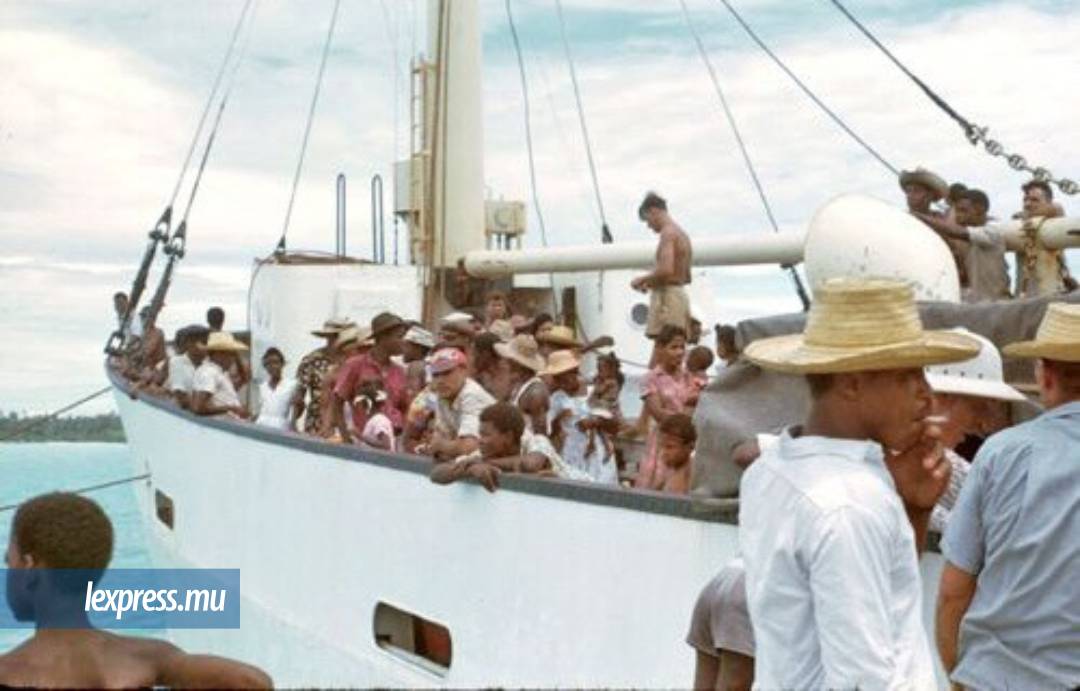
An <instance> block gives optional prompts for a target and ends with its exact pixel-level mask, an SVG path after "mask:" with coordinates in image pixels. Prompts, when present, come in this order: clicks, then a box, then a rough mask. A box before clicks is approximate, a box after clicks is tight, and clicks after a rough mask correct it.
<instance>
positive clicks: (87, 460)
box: [0, 443, 153, 652]
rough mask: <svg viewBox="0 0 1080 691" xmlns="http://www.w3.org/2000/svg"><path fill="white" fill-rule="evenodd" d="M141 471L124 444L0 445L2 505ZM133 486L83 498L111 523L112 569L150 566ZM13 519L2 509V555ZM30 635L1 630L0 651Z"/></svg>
mask: <svg viewBox="0 0 1080 691" xmlns="http://www.w3.org/2000/svg"><path fill="white" fill-rule="evenodd" d="M143 472H145V471H144V470H143V469H140V468H138V467H136V464H135V463H134V462H133V460H132V458H131V455H130V454H129V453H128V448H127V446H126V445H124V444H92V443H91V444H88V443H79V444H72V443H48V444H0V506H7V505H9V504H17V503H19V502H22V501H24V500H26V499H29V498H31V497H34V496H37V495H39V494H43V493H45V492H52V491H56V490H75V489H80V488H82V487H88V486H90V485H96V484H100V483H104V482H110V481H112V480H119V479H122V478H126V477H131V476H134V475H140V474H142V473H143ZM134 486H135V485H133V484H132V483H127V484H123V485H118V486H115V487H109V488H106V489H101V490H97V491H94V492H90V493H89V494H87V496H89V497H91V498H92V499H94V501H96V502H98V503H99V504H100V505H101V507H102V508H103V509H104V510H105V513H106V514H108V516H109V518H110V519H111V520H112V523H113V530H114V540H115V542H114V549H113V559H112V566H115V567H123V568H148V567H150V566H152V565H153V564H152V563H151V558H150V552H149V550H148V548H147V543H146V536H145V533H144V531H143V523H142V517H141V515H140V513H139V507H138V504H137V502H136V499H135V491H134ZM14 515H15V510H14V508H10V509H3V510H0V545H3V549H5V550H6V549H7V544H8V538H9V535H10V531H11V520H12V518H13V517H14ZM129 633H135V632H129ZM29 635H30V632H29V631H23V630H10V629H7V630H5V629H0V652H3V651H7V650H10V649H11V648H12V647H13V646H15V645H17V644H18V643H19V642H21V641H22V640H23V639H25V638H27V637H28V636H29Z"/></svg>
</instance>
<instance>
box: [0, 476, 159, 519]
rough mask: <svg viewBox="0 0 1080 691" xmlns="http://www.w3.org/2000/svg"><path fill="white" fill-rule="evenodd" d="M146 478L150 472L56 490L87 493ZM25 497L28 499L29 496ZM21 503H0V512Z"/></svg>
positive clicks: (12, 509) (15, 507)
mask: <svg viewBox="0 0 1080 691" xmlns="http://www.w3.org/2000/svg"><path fill="white" fill-rule="evenodd" d="M148 479H150V473H143V474H141V475H132V476H131V477H125V478H122V479H120V480H110V481H109V482H102V483H99V484H96V485H89V486H87V487H80V488H78V489H67V490H57V491H63V492H70V493H71V494H87V493H89V492H96V491H97V490H99V489H107V488H109V487H116V486H118V485H126V484H129V483H132V482H138V481H139V480H148ZM27 499H29V497H28V498H27ZM24 501H26V500H24ZM22 504H23V502H18V503H16V504H2V505H0V513H4V512H7V511H14V510H15V509H17V508H19V507H20V506H22Z"/></svg>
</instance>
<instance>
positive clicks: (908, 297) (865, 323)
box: [744, 278, 979, 374]
mask: <svg viewBox="0 0 1080 691" xmlns="http://www.w3.org/2000/svg"><path fill="white" fill-rule="evenodd" d="M978 352H979V342H978V341H976V340H975V339H973V338H970V337H968V336H964V335H962V334H957V333H950V332H948V331H924V330H923V327H922V322H921V320H920V319H919V312H918V310H917V309H916V308H915V299H914V297H913V293H912V288H911V285H910V284H908V283H905V282H900V281H893V280H887V279H849V278H837V279H832V280H829V281H826V282H824V283H822V284H821V285H819V286H818V289H817V293H816V300H815V301H814V304H813V305H812V306H811V308H810V315H809V316H808V317H807V320H806V330H805V332H804V333H802V334H793V335H790V336H780V337H777V338H767V339H763V340H759V341H754V342H753V343H751V344H750V345H749V346H747V348H746V350H745V351H744V354H745V355H746V357H747V358H748V359H749V360H750V361H751V362H753V363H754V364H756V365H759V366H760V367H763V368H765V369H770V370H776V371H779V372H786V373H789V374H831V373H839V372H862V371H873V370H888V369H906V368H910V367H925V366H927V365H936V364H941V363H946V362H958V361H960V360H967V359H969V358H971V357H973V356H975V355H976V354H978Z"/></svg>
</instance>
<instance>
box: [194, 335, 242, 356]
mask: <svg viewBox="0 0 1080 691" xmlns="http://www.w3.org/2000/svg"><path fill="white" fill-rule="evenodd" d="M201 347H202V349H203V350H205V351H206V352H208V353H213V352H219V353H221V352H230V353H242V352H244V351H245V350H247V349H248V347H247V346H246V345H244V343H242V342H241V341H239V340H237V338H236V336H233V335H232V334H231V333H229V332H228V331H211V332H210V335H209V336H208V337H207V339H206V343H205V344H204V345H202V346H201Z"/></svg>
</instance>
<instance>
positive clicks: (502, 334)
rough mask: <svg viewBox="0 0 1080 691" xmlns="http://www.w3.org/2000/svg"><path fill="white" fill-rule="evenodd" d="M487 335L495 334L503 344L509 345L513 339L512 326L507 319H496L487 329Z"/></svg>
mask: <svg viewBox="0 0 1080 691" xmlns="http://www.w3.org/2000/svg"><path fill="white" fill-rule="evenodd" d="M487 330H488V332H489V333H493V334H495V335H496V336H497V337H498V338H499V340H500V341H502V342H503V343H509V342H510V340H511V339H512V338H513V337H514V325H513V324H511V323H510V321H509V320H507V319H496V320H495V321H493V322H491V326H489V327H488V328H487Z"/></svg>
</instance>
